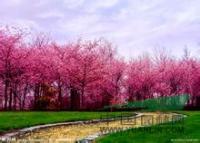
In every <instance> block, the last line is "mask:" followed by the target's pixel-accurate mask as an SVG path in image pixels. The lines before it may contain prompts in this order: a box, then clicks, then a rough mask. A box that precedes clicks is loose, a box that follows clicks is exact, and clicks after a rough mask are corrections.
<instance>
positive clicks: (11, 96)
mask: <svg viewBox="0 0 200 143" xmlns="http://www.w3.org/2000/svg"><path fill="white" fill-rule="evenodd" d="M12 99H13V90H12V87H10V95H9V110H12Z"/></svg>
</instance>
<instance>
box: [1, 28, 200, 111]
mask: <svg viewBox="0 0 200 143" xmlns="http://www.w3.org/2000/svg"><path fill="white" fill-rule="evenodd" d="M182 93H187V94H189V95H190V102H189V103H188V104H189V105H193V106H197V105H199V104H200V98H199V97H200V61H199V60H198V59H193V58H192V57H189V56H184V57H183V58H182V59H179V60H177V59H174V58H171V57H168V56H166V55H164V54H157V56H156V57H153V58H151V57H149V56H142V57H139V58H137V59H132V60H130V61H129V62H125V61H124V60H123V59H122V58H120V57H119V56H118V55H117V53H116V51H115V49H114V48H113V47H112V45H111V44H110V43H109V42H107V41H105V40H103V39H99V40H94V41H82V40H78V41H77V42H72V43H66V44H62V45H61V44H57V43H56V42H53V41H50V40H47V38H46V37H42V36H38V37H37V38H35V39H34V40H32V41H31V42H29V43H28V42H26V40H25V39H24V35H23V34H22V33H21V32H11V31H9V30H8V29H3V30H0V109H2V110H27V109H36V110H48V109H49V110H55V109H56V110H66V109H67V110H82V109H93V110H94V109H99V108H102V107H104V106H106V105H112V104H121V103H125V102H128V101H134V100H143V99H147V98H155V97H158V96H175V95H177V94H182Z"/></svg>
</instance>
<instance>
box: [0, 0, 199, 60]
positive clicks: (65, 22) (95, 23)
mask: <svg viewBox="0 0 200 143" xmlns="http://www.w3.org/2000/svg"><path fill="white" fill-rule="evenodd" d="M199 13H200V1H198V0H193V1H191V0H159V1H158V0H140V1H138V0H124V1H122V0H104V1H102V0H94V1H90V0H59V1H57V0H42V1H38V0H2V1H1V5H0V19H1V21H0V24H1V25H17V26H20V27H25V28H28V29H30V30H31V31H34V32H46V33H49V34H50V35H51V36H52V38H54V39H56V40H57V41H60V42H63V41H66V40H76V39H77V38H79V37H82V38H86V39H94V38H98V37H105V38H106V39H108V40H110V41H111V42H113V43H114V45H117V46H118V51H119V53H120V54H121V55H123V56H125V57H126V58H129V57H133V56H138V55H141V54H142V52H150V53H151V52H152V51H153V50H154V49H155V48H158V47H165V48H167V49H168V50H170V51H172V53H173V54H174V55H175V56H180V55H181V54H182V51H183V48H185V45H187V47H188V48H189V49H191V50H192V51H193V53H194V54H195V53H197V52H196V51H198V48H199V43H200V41H199V39H200V34H199V29H200V15H199Z"/></svg>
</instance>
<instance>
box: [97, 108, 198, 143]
mask: <svg viewBox="0 0 200 143" xmlns="http://www.w3.org/2000/svg"><path fill="white" fill-rule="evenodd" d="M180 113H182V114H186V115H187V118H185V119H184V121H183V122H177V123H173V124H172V123H168V124H164V125H159V126H158V125H157V126H153V127H146V128H143V129H141V128H138V129H131V130H128V131H124V132H118V133H113V134H110V135H107V136H104V137H102V138H99V139H98V140H97V142H98V143H110V142H115V143H177V142H181V143H185V142H190V143H193V142H194V143H200V136H199V135H200V111H180Z"/></svg>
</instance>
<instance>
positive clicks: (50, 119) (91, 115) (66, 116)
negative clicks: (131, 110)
mask: <svg viewBox="0 0 200 143" xmlns="http://www.w3.org/2000/svg"><path fill="white" fill-rule="evenodd" d="M107 114H109V116H116V115H121V112H109V113H106V112H0V134H2V133H4V132H6V131H11V130H13V129H19V128H24V127H30V126H33V125H41V124H47V123H57V122H64V121H78V120H90V119H99V118H100V117H101V116H102V115H107Z"/></svg>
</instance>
